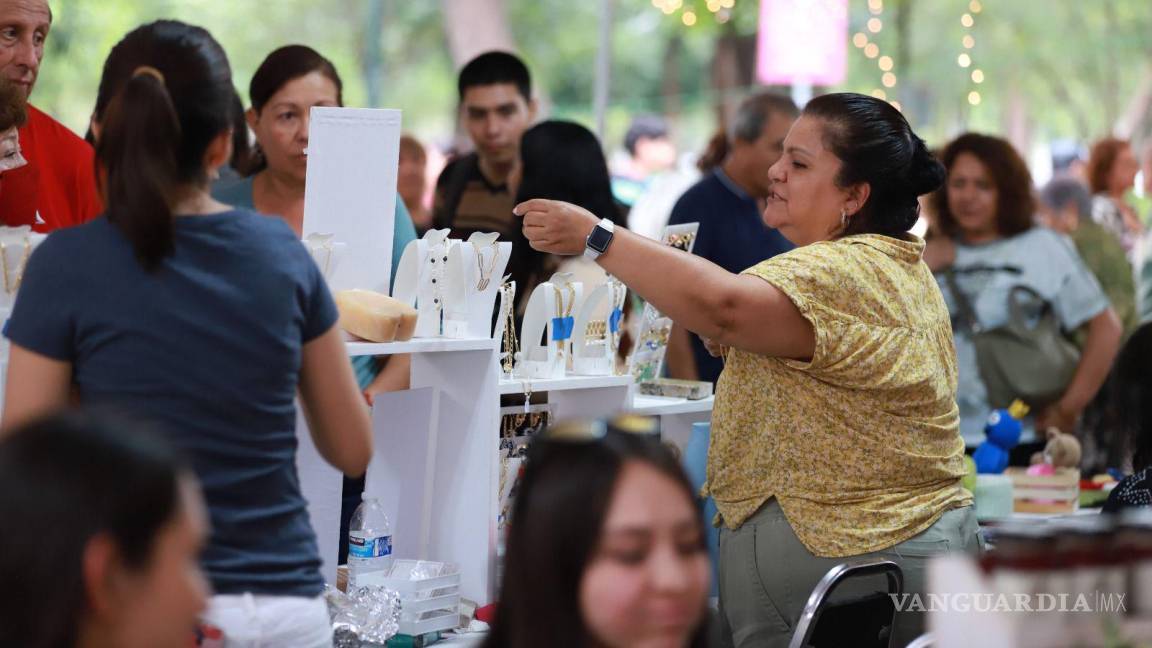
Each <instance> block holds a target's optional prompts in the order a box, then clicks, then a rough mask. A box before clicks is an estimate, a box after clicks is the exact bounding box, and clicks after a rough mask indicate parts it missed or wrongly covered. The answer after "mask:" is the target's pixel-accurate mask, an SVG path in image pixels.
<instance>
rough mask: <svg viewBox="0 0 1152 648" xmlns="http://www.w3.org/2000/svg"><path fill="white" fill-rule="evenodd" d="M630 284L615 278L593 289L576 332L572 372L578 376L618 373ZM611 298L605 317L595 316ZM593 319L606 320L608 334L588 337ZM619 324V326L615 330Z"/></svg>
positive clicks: (578, 317) (578, 320) (605, 327)
mask: <svg viewBox="0 0 1152 648" xmlns="http://www.w3.org/2000/svg"><path fill="white" fill-rule="evenodd" d="M626 295H627V288H625V287H624V284H621V283H620V282H619V281H617V280H616V279H614V278H609V280H608V283H606V284H603V285H601V286H599V287H597V288H596V289H595V290H593V291H592V293H591V294H590V295H588V298H587V299H585V300H584V304H583V305H582V306H580V314H579V315H578V316H577V317H576V330H575V332H574V333H573V335H572V372H573V373H574V374H576V375H578V376H611V375H614V374H615V373H616V351H617V350H618V349H619V348H620V343H619V340H620V327H621V326H623V308H624V299H625V296H626ZM605 301H607V304H608V309H607V310H608V313H607V316H606V317H605V318H604V319H594V318H595V317H596V313H597V309H598V308H599V307H600V305H601V304H602V303H603V302H605ZM593 321H597V322H603V323H604V337H603V338H601V339H600V340H598V341H593V342H591V343H590V342H589V341H588V337H587V336H588V325H589V324H590V323H592V322H593ZM613 328H615V330H613Z"/></svg>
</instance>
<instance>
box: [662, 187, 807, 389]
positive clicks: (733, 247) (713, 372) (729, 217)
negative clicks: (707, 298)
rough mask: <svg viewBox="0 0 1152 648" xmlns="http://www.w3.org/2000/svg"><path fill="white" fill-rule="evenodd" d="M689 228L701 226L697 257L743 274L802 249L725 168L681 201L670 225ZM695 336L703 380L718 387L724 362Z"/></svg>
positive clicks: (674, 211)
mask: <svg viewBox="0 0 1152 648" xmlns="http://www.w3.org/2000/svg"><path fill="white" fill-rule="evenodd" d="M683 223H700V231H699V232H697V234H696V245H695V247H694V248H693V249H692V253H693V254H695V255H697V256H701V257H704V258H705V259H708V260H709V261H711V262H712V263H715V264H716V265H718V266H720V267H722V268H724V269H725V270H727V271H728V272H732V273H740V272H743V271H745V270H747V269H748V268H751V267H752V266H754V265H756V264H758V263H760V262H761V261H764V260H766V259H770V258H772V257H774V256H776V255H777V254H781V253H783V252H787V251H789V250H791V249H793V248H794V247H796V246H794V245H792V243H791V242H789V241H788V239H786V238H784V235H783V234H781V233H780V232H778V231H776V230H775V229H773V228H771V227H768V226H767V225H765V224H764V220H763V218H762V216H761V214H760V208H759V206H758V205H757V204H756V199H755V198H753V197H752V196H749V195H748V194H747V193H746V192H745V191H744V190H743V189H741V188H740V186H739V185H737V184H736V183H735V182H733V181H732V179H731V178H729V177H728V176H727V175H725V174H724V171H722V170H721V169H719V168H717V169H716V170H715V171H713V172H712V173H709V174H708V175H706V176H704V178H703V179H702V180H700V181H699V182H697V183H696V184H695V185H693V186H692V188H691V189H689V190H688V191H686V192H684V195H683V196H681V197H680V200H678V201H676V206H675V207H674V208H672V216H671V217H670V218H669V219H668V224H669V225H680V224H683ZM689 337H690V338H691V340H692V355H693V356H695V358H696V369H697V371H698V372H699V374H700V380H707V381H711V382H713V383H715V382H716V381H717V380H718V379H719V378H720V372H721V371H722V370H723V369H724V363H723V362H722V361H721V360H720V358H713V357H712V355H711V354H709V353H708V350H707V349H705V348H704V343H703V342H701V341H700V338H699V336H697V335H696V334H695V333H692V334H690V335H689Z"/></svg>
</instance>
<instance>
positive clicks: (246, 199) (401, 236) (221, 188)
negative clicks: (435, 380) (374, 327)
mask: <svg viewBox="0 0 1152 648" xmlns="http://www.w3.org/2000/svg"><path fill="white" fill-rule="evenodd" d="M254 177H255V176H249V177H247V178H242V179H240V180H229V181H220V182H217V183H216V185H215V186H213V187H212V197H213V198H215V199H216V200H219V201H220V202H222V203H224V204H226V205H232V206H234V207H243V208H244V209H252V210H255V209H256V204H255V199H254V198H253V197H252V179H253V178H254ZM415 240H416V226H415V225H413V224H412V216H411V215H410V214H409V213H408V208H407V207H405V206H404V201H403V200H400V198H399V196H397V198H396V217H395V218H394V219H393V225H392V279H391V282H392V283H393V284H394V283H395V281H396V269H397V268H398V267H400V257H401V256H403V254H404V248H406V247H408V244H409V243H411V242H412V241H415ZM352 369H353V370H354V371H355V372H356V382H357V383H359V384H360V389H365V388H366V387H368V385H370V384H371V383H372V381H373V380H375V379H376V376H377V375H378V374H379V373H380V363H379V362H378V361H377V360H376V357H375V356H353V357H352Z"/></svg>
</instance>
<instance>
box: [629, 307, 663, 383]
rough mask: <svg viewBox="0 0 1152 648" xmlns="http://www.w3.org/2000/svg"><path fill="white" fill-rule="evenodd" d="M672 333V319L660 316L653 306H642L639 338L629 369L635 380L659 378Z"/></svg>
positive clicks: (642, 380)
mask: <svg viewBox="0 0 1152 648" xmlns="http://www.w3.org/2000/svg"><path fill="white" fill-rule="evenodd" d="M671 335H672V320H671V319H669V318H667V317H661V316H660V315H659V313H657V312H656V309H655V308H652V307H651V306H646V307H645V308H644V319H643V321H642V322H641V325H640V338H639V340H638V341H637V343H636V349H635V350H634V351H633V352H632V363H631V370H632V376H633V377H634V378H635V379H636V382H638V383H639V382H644V381H647V380H654V379H656V378H659V377H660V375H661V374H662V373H663V369H664V355H665V353H666V352H667V351H668V338H669V336H671Z"/></svg>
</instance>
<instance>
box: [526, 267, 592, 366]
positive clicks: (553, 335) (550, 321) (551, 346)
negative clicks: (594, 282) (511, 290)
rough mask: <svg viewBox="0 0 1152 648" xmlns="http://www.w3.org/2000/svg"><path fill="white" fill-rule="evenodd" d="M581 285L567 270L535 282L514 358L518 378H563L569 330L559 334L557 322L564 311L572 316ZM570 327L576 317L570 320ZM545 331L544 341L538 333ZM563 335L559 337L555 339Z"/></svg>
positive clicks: (568, 347)
mask: <svg viewBox="0 0 1152 648" xmlns="http://www.w3.org/2000/svg"><path fill="white" fill-rule="evenodd" d="M583 290H584V287H583V285H582V284H581V283H580V282H576V281H572V274H571V273H568V272H563V273H556V274H554V275H552V278H551V279H549V280H548V281H545V282H544V283H542V284H540V285H539V286H536V289H535V290H533V291H532V296H531V297H529V298H528V307H527V309H526V310H525V312H524V323H523V325H521V327H520V330H521V335H520V357H519V359H518V360H517V362H516V377H517V378H532V379H539V378H563V377H564V375H565V373H566V372H567V368H568V356H569V354H570V348H571V346H572V336H571V331H569V332H568V335H567V336H566V337H563V336H562V331H560V330H559V329H558V328H557V326H558V325H559V324H560V321H559V320H563V319H564V317H563V314H564V313H568V317H570V318H571V317H573V315H574V313H575V311H576V304H579V303H580V298H581V296H582V293H583ZM572 322H573V327H574V326H575V320H574V319H573V320H572ZM545 333H547V334H548V339H547V342H546V343H545V344H541V343H540V339H541V337H542V336H543V335H544V334H545ZM557 337H562V339H559V340H558V339H557Z"/></svg>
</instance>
